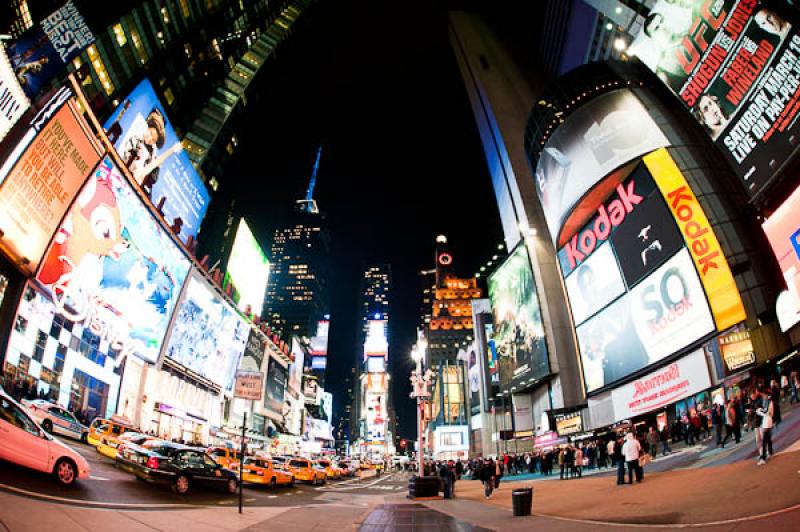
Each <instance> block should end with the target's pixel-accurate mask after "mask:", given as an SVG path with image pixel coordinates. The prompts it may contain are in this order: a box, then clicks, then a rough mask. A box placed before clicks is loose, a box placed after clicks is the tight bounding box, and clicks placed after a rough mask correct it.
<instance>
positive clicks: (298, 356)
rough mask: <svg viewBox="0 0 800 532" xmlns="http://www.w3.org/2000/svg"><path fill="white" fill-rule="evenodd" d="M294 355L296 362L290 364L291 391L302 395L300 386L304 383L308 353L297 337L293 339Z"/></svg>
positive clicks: (296, 394)
mask: <svg viewBox="0 0 800 532" xmlns="http://www.w3.org/2000/svg"><path fill="white" fill-rule="evenodd" d="M292 354H293V355H294V361H293V362H292V363H291V364H289V383H288V384H289V386H288V387H289V390H290V391H292V392H293V395H295V396H298V395H300V391H301V390H300V386H301V385H302V382H303V366H304V363H305V356H306V352H305V350H304V349H303V347H302V346H301V345H300V341H299V340H298V339H297V337H296V336H293V337H292Z"/></svg>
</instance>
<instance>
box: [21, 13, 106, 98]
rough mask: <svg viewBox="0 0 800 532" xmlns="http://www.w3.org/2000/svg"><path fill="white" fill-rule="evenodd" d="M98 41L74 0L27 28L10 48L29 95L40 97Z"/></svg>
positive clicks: (24, 88)
mask: <svg viewBox="0 0 800 532" xmlns="http://www.w3.org/2000/svg"><path fill="white" fill-rule="evenodd" d="M94 40H95V39H94V35H92V32H91V30H90V29H89V26H88V25H87V24H86V21H85V20H84V19H83V17H82V16H81V14H80V13H79V12H78V10H77V8H76V7H75V5H74V4H73V3H72V0H69V1H68V2H66V3H65V4H64V5H63V6H62V7H60V8H59V9H57V10H55V11H54V12H52V13H51V14H50V15H48V16H47V17H46V18H45V19H44V20H42V21H41V22H40V23H39V24H36V25H34V26H33V27H32V28H30V29H29V30H27V31H25V33H23V34H22V35H20V37H19V38H18V39H16V40H15V41H14V42H12V43H11V45H10V46H9V47H8V56H9V59H10V60H11V64H12V65H13V67H14V74H15V75H16V77H17V79H18V80H19V83H20V85H22V88H23V90H24V91H25V94H27V95H28V96H30V97H31V98H33V97H34V96H36V95H37V94H38V93H39V91H40V90H41V89H42V88H43V87H45V85H47V84H48V83H49V82H50V80H51V79H52V78H54V77H55V76H57V75H58V74H59V73H60V72H61V71H62V70H63V69H64V67H65V66H66V65H67V63H69V62H70V61H72V59H74V58H75V57H76V56H78V55H79V54H80V53H81V52H82V51H83V49H84V48H86V47H87V46H89V45H90V44H92V43H93V42H94Z"/></svg>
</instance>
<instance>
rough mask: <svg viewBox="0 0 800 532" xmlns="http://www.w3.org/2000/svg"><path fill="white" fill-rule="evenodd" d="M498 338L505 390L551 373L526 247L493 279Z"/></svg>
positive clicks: (497, 347)
mask: <svg viewBox="0 0 800 532" xmlns="http://www.w3.org/2000/svg"><path fill="white" fill-rule="evenodd" d="M489 299H490V300H491V304H492V316H493V319H494V326H495V329H494V334H493V335H492V337H493V339H494V342H495V347H496V349H497V357H498V363H499V366H500V382H501V383H502V385H503V386H504V387H505V388H521V387H522V386H524V385H526V384H527V382H528V381H534V380H537V379H540V378H542V377H544V376H546V375H547V374H548V373H549V372H550V363H549V360H548V357H547V346H546V344H545V337H544V327H543V324H542V311H541V306H540V305H539V296H538V295H537V293H536V284H535V283H534V280H533V271H532V270H531V264H530V258H529V257H528V249H527V248H526V247H525V245H524V244H521V245H519V246H517V248H516V249H515V250H514V251H513V252H512V253H511V255H509V257H508V258H507V259H506V261H505V262H504V263H503V264H502V265H501V266H500V267H499V268H498V269H497V270H495V271H494V272H493V273H492V275H491V276H490V277H489Z"/></svg>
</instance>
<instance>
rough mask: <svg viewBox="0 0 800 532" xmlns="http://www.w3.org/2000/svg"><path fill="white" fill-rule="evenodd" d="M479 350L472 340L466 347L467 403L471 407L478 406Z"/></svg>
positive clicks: (479, 389) (479, 388) (479, 383)
mask: <svg viewBox="0 0 800 532" xmlns="http://www.w3.org/2000/svg"><path fill="white" fill-rule="evenodd" d="M479 356H480V352H479V351H478V347H477V346H476V345H475V343H474V342H473V343H472V344H470V345H469V347H468V348H467V355H466V359H467V379H468V381H469V404H470V407H471V408H473V409H474V408H476V407H479V406H480V391H481V366H480V364H478V357H479Z"/></svg>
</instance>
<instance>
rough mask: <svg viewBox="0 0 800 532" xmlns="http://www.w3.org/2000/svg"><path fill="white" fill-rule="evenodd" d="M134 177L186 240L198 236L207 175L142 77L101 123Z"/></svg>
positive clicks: (175, 230) (182, 239)
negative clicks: (200, 172) (199, 170)
mask: <svg viewBox="0 0 800 532" xmlns="http://www.w3.org/2000/svg"><path fill="white" fill-rule="evenodd" d="M103 127H104V128H105V130H106V132H107V133H108V137H109V140H110V141H111V142H112V144H114V148H115V149H116V150H117V153H118V154H119V156H120V157H121V158H122V161H123V162H124V163H125V165H126V166H127V167H128V169H129V170H130V171H131V173H132V174H133V177H134V179H136V182H137V183H138V184H139V185H140V186H141V187H142V189H143V190H144V192H145V194H147V196H148V197H149V198H150V201H151V202H152V203H153V205H154V206H155V207H156V209H157V210H158V211H159V212H160V213H161V214H162V216H164V219H165V220H166V221H167V224H168V225H169V226H170V227H172V230H173V231H174V232H175V234H176V235H178V236H179V237H180V239H181V241H182V242H186V239H187V238H188V237H190V236H191V237H196V236H197V231H198V230H199V228H200V223H201V222H202V221H203V217H204V216H205V214H206V209H207V208H208V202H209V195H208V191H207V190H206V187H205V185H203V181H202V179H201V178H200V176H199V175H198V173H197V171H196V170H195V168H194V165H192V161H191V160H190V159H189V156H188V155H187V154H186V152H184V151H183V146H182V145H181V141H180V139H179V138H178V137H177V135H176V134H175V130H174V129H173V128H172V124H170V121H169V118H168V117H167V113H166V111H165V110H164V106H163V105H161V101H160V100H159V99H158V96H157V95H156V93H155V91H154V90H153V86H152V85H151V84H150V81H148V80H147V79H145V80H143V81H142V82H141V83H139V85H137V86H136V88H135V89H133V91H132V92H131V93H130V94H129V95H128V97H127V98H126V99H125V100H124V101H123V102H122V103H121V104H120V105H119V106H117V108H116V109H115V110H114V112H113V113H112V114H111V116H110V117H109V118H108V120H107V121H106V123H105V125H104V126H103Z"/></svg>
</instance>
